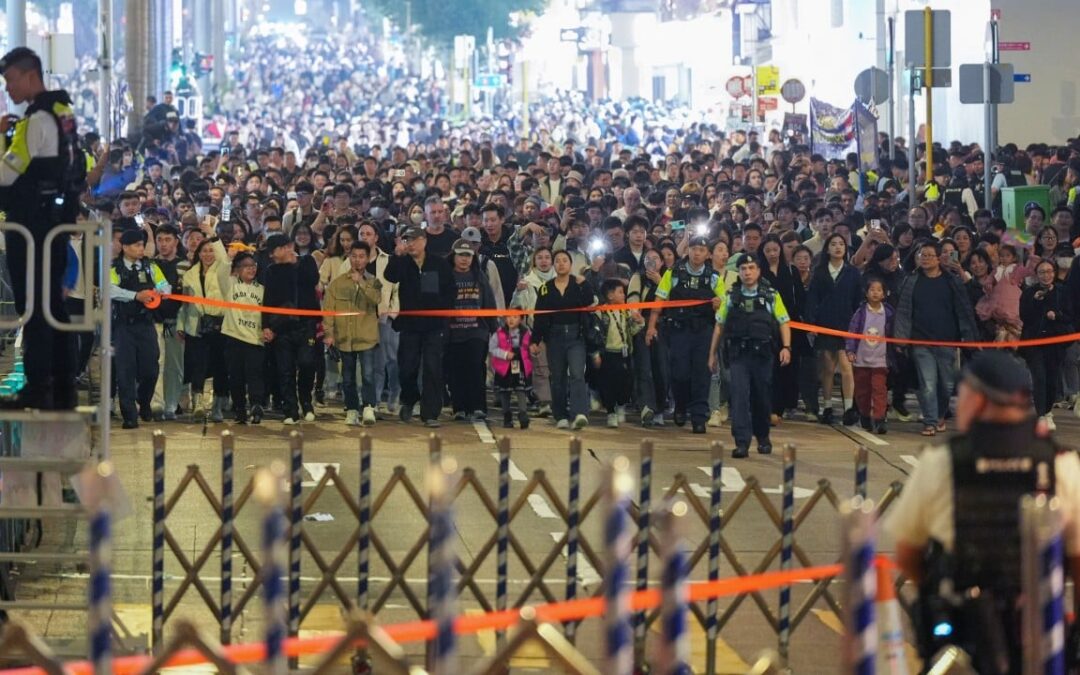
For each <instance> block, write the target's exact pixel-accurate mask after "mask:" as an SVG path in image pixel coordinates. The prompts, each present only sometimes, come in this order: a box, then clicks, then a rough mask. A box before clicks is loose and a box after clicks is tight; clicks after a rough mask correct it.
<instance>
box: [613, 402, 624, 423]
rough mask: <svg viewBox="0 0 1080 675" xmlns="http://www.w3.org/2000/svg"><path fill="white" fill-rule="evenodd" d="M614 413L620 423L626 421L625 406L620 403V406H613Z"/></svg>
mask: <svg viewBox="0 0 1080 675" xmlns="http://www.w3.org/2000/svg"><path fill="white" fill-rule="evenodd" d="M615 414H616V415H618V416H619V422H620V423H622V422H625V421H626V406H622V405H621V406H618V407H617V408H615Z"/></svg>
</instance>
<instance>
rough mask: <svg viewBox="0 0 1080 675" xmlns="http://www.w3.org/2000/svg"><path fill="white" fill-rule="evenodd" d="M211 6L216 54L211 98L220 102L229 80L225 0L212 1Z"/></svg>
mask: <svg viewBox="0 0 1080 675" xmlns="http://www.w3.org/2000/svg"><path fill="white" fill-rule="evenodd" d="M210 7H211V10H210V30H211V45H210V46H211V50H212V52H213V54H214V73H213V77H212V79H213V82H214V87H213V89H212V93H213V96H212V97H211V98H212V99H213V100H214V101H215V102H218V101H220V100H221V94H222V92H223V91H224V90H225V86H226V85H227V84H228V82H229V78H228V73H227V71H226V68H225V67H226V65H227V64H228V56H227V55H226V54H225V3H224V2H223V0H217V2H212V3H210ZM204 93H205V92H204Z"/></svg>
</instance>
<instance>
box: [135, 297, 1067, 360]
mask: <svg viewBox="0 0 1080 675" xmlns="http://www.w3.org/2000/svg"><path fill="white" fill-rule="evenodd" d="M163 297H164V298H167V299H169V300H176V301H177V302H186V303H189V304H194V305H204V306H206V307H218V308H220V309H235V310H239V311H242V312H261V313H263V314H279V315H283V316H306V317H311V318H320V317H327V316H363V315H364V314H365V312H333V311H327V310H322V309H294V308H290V307H263V306H261V305H245V304H243V303H239V302H229V301H228V300H216V299H214V298H200V297H198V296H193V295H181V294H179V293H169V294H167V295H160V294H157V293H155V294H154V295H153V299H152V300H151V301H149V302H148V303H147V306H150V307H151V308H153V307H157V306H158V304H160V302H161V298H163ZM709 302H710V301H708V300H652V301H650V302H624V303H621V304H613V305H592V306H590V307H574V308H570V309H411V310H402V311H400V312H398V315H399V316H427V317H442V318H452V317H458V316H468V317H480V318H498V317H504V316H533V315H537V314H557V313H559V312H600V311H614V310H620V309H626V310H641V309H678V308H680V307H696V306H698V305H706V304H709ZM788 325H789V326H791V327H792V328H794V329H796V330H801V331H804V332H807V333H816V334H818V335H831V336H833V337H840V338H845V339H852V340H875V341H879V342H889V343H893V344H898V345H911V346H915V347H962V348H964V349H1019V348H1021V347H1042V346H1045V345H1055V344H1065V343H1068V342H1078V341H1080V333H1069V334H1068V335H1055V336H1053V337H1045V338H1036V339H1033V340H1010V341H1007V342H960V341H936V340H913V339H909V338H896V337H883V336H880V335H864V334H861V333H849V332H848V331H845V330H837V329H835V328H826V327H825V326H817V325H814V324H812V323H803V322H802V321H791V322H790V323H788Z"/></svg>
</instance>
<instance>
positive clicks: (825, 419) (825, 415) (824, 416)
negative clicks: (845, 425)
mask: <svg viewBox="0 0 1080 675" xmlns="http://www.w3.org/2000/svg"><path fill="white" fill-rule="evenodd" d="M818 421H819V422H821V423H822V424H832V423H833V409H832V408H825V409H824V410H822V411H821V417H819V418H818Z"/></svg>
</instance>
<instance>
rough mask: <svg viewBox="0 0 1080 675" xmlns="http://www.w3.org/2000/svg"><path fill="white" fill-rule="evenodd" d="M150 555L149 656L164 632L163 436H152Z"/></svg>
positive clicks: (159, 642)
mask: <svg viewBox="0 0 1080 675" xmlns="http://www.w3.org/2000/svg"><path fill="white" fill-rule="evenodd" d="M153 546H154V551H153V556H152V558H151V563H150V565H151V572H150V575H151V598H150V602H151V609H150V611H151V614H152V618H151V628H150V642H151V643H152V647H151V649H152V653H153V654H154V655H157V654H158V653H160V651H161V645H162V642H163V640H164V629H165V434H163V433H162V432H161V431H160V430H159V431H155V432H154V542H153Z"/></svg>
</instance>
